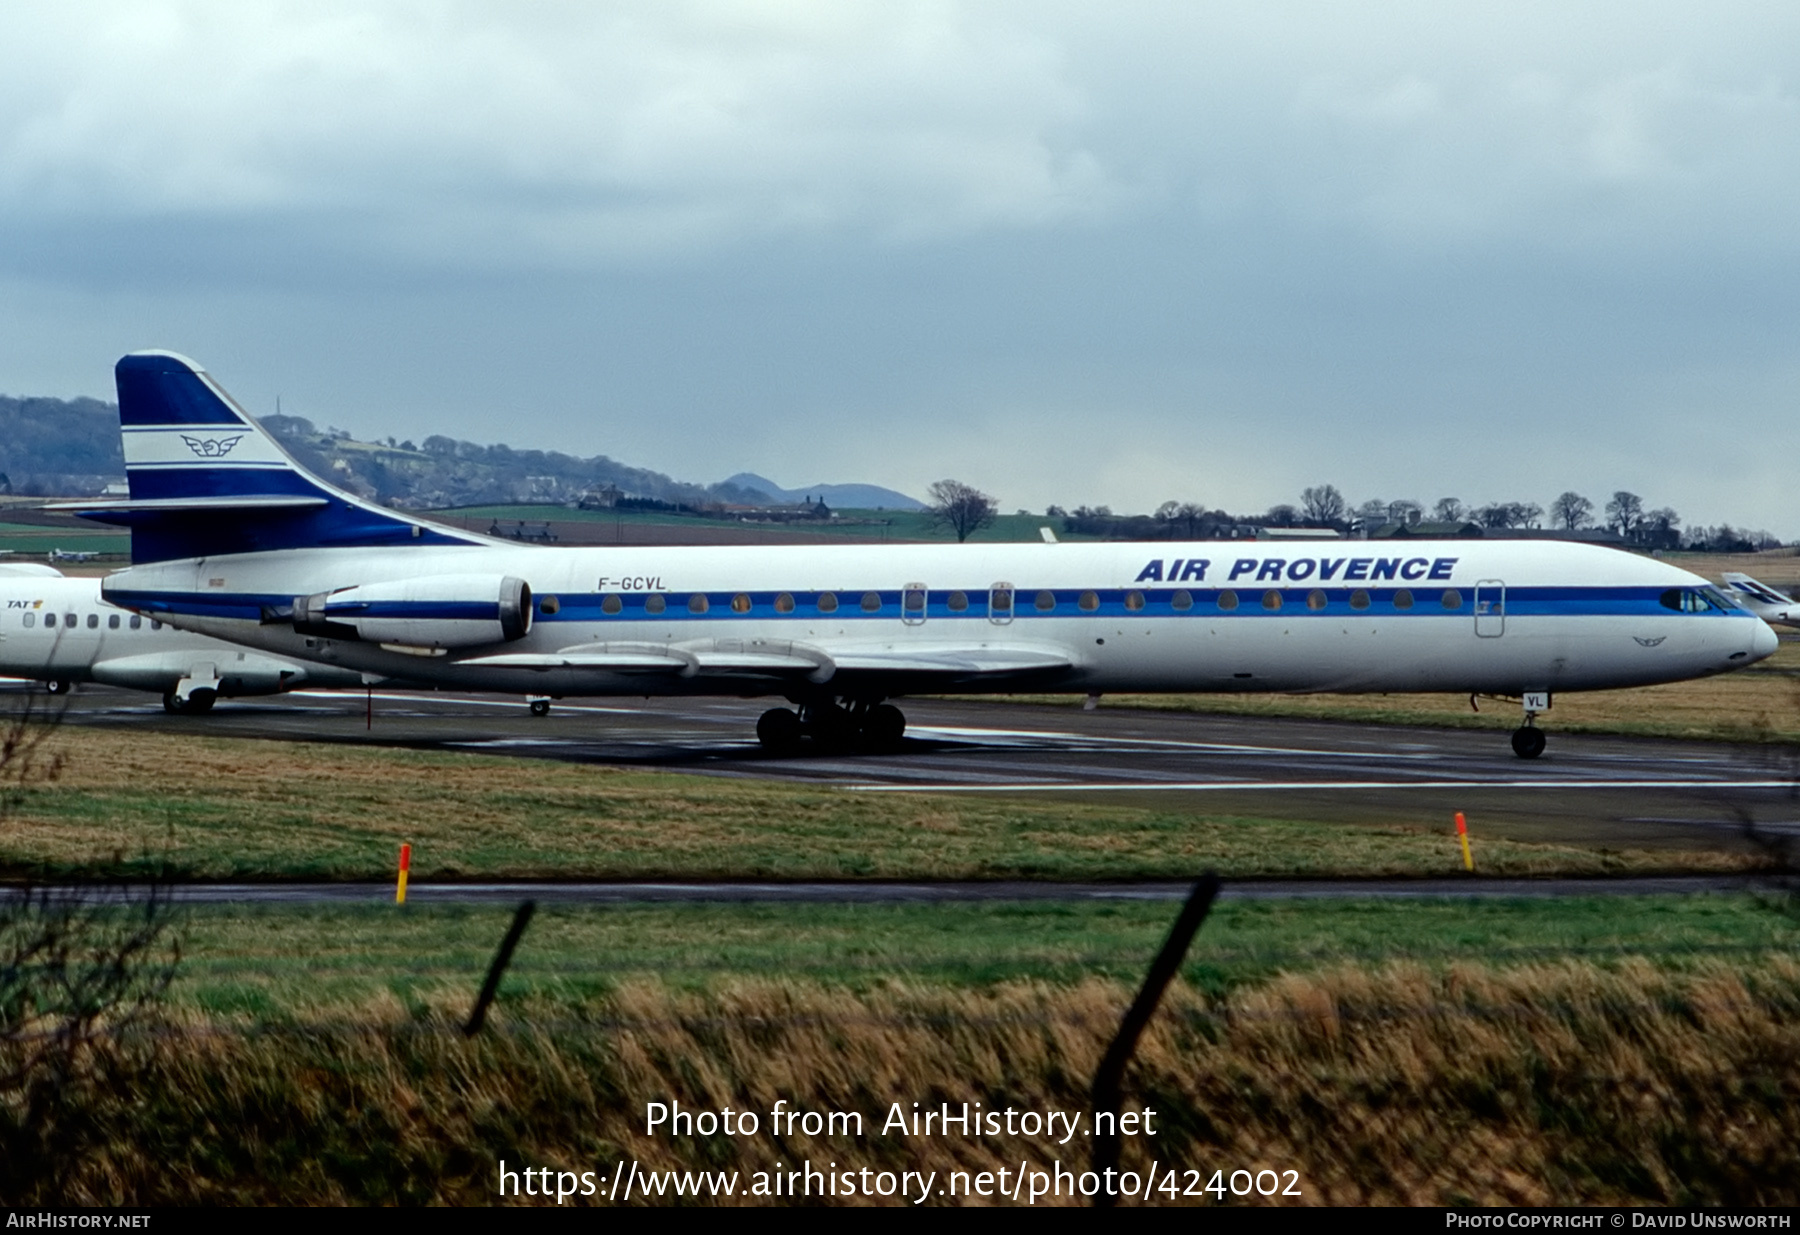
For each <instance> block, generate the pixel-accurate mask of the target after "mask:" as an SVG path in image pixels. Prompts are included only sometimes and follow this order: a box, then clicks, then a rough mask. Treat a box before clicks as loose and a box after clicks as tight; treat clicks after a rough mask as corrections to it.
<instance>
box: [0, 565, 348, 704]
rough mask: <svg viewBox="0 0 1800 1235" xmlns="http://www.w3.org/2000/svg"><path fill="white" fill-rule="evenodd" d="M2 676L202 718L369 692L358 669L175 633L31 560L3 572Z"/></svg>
mask: <svg viewBox="0 0 1800 1235" xmlns="http://www.w3.org/2000/svg"><path fill="white" fill-rule="evenodd" d="M0 677H11V678H25V679H27V680H32V681H40V682H43V683H45V686H46V688H47V689H48V690H49V691H50V693H51V694H53V695H54V694H64V693H66V692H67V691H68V690H69V689H71V688H72V687H73V686H74V684H75V683H77V682H101V683H104V684H105V685H108V686H124V687H128V688H130V689H132V690H147V691H152V692H154V693H157V694H160V695H161V696H162V700H163V707H165V708H167V709H168V710H169V711H171V712H182V713H193V712H204V711H206V710H207V709H208V708H210V707H212V705H213V701H214V700H215V699H217V698H218V697H219V696H220V695H226V696H237V695H273V694H279V693H280V692H282V691H287V690H293V689H295V688H296V687H300V686H361V685H363V684H364V676H363V675H362V674H361V673H358V672H356V671H354V670H350V669H340V668H337V667H336V666H332V665H319V664H310V663H307V662H305V661H298V660H287V659H285V658H283V657H279V656H271V655H269V654H268V653H266V652H258V651H254V650H251V649H248V648H241V647H237V646H236V645H234V644H230V643H226V642H224V641H223V640H220V639H212V638H209V637H207V636H206V635H196V634H193V633H191V632H189V631H185V630H177V629H176V628H175V627H173V626H168V625H165V624H164V623H162V622H159V621H156V620H154V619H152V618H147V617H142V616H140V615H139V614H136V613H133V612H131V611H130V610H129V609H121V608H119V607H118V606H117V605H110V604H108V603H107V602H106V601H105V600H103V599H101V596H100V580H98V579H82V578H68V577H65V576H64V575H62V574H59V573H58V572H57V571H56V570H54V569H52V568H50V567H47V566H36V565H32V564H29V563H23V562H20V563H5V564H0Z"/></svg>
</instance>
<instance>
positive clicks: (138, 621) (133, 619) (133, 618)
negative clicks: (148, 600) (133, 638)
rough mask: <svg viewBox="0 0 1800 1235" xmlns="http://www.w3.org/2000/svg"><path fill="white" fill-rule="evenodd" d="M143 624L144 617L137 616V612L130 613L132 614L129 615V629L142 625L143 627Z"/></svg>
mask: <svg viewBox="0 0 1800 1235" xmlns="http://www.w3.org/2000/svg"><path fill="white" fill-rule="evenodd" d="M143 625H144V619H143V618H141V617H139V616H138V615H137V614H135V613H134V614H132V615H131V629H133V630H139V629H141V628H142V627H143Z"/></svg>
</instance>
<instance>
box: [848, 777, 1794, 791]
mask: <svg viewBox="0 0 1800 1235" xmlns="http://www.w3.org/2000/svg"><path fill="white" fill-rule="evenodd" d="M1793 787H1794V782H1793V781H1792V780H1308V781H1178V782H1173V783H1171V782H1169V781H1155V782H1150V783H1142V782H1132V781H1105V782H1087V783H1081V784H1067V783H1056V782H1046V783H1042V784H1027V783H1012V784H1003V785H883V784H862V785H845V786H844V788H846V789H849V790H852V791H854V792H857V793H1046V792H1053V793H1107V792H1118V791H1121V790H1128V789H1129V790H1136V791H1143V790H1150V789H1161V790H1171V789H1173V790H1180V791H1181V792H1184V793H1209V792H1210V793H1224V792H1230V793H1271V792H1283V791H1305V790H1313V791H1325V790H1331V791H1343V790H1357V789H1792V788H1793Z"/></svg>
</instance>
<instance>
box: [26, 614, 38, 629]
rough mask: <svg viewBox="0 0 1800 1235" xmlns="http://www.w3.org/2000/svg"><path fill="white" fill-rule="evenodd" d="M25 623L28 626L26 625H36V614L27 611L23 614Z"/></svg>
mask: <svg viewBox="0 0 1800 1235" xmlns="http://www.w3.org/2000/svg"><path fill="white" fill-rule="evenodd" d="M25 625H26V626H28V627H29V626H36V625H37V614H35V613H27V614H26V615H25Z"/></svg>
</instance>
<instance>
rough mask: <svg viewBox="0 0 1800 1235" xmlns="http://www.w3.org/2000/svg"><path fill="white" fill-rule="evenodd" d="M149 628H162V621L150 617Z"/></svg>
mask: <svg viewBox="0 0 1800 1235" xmlns="http://www.w3.org/2000/svg"><path fill="white" fill-rule="evenodd" d="M150 629H151V630H161V629H162V623H161V622H158V621H156V620H155V619H154V618H152V619H151V621H150Z"/></svg>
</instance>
